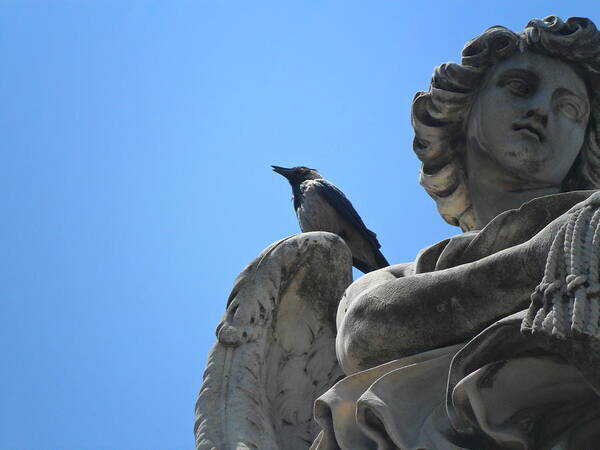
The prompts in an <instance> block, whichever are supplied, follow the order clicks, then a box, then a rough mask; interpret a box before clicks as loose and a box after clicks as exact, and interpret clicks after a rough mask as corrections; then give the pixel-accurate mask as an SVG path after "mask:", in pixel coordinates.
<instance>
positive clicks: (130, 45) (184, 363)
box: [0, 0, 600, 450]
mask: <svg viewBox="0 0 600 450" xmlns="http://www.w3.org/2000/svg"><path fill="white" fill-rule="evenodd" d="M548 14H558V15H560V16H562V17H563V18H566V17H568V16H588V17H590V18H592V20H595V21H596V22H597V23H600V3H599V2H598V0H588V1H575V0H570V1H568V2H567V1H564V0H561V1H543V2H542V1H533V0H529V1H523V0H520V1H512V0H510V1H506V0H505V1H501V2H500V1H494V2H492V1H487V2H486V1H448V0H445V1H428V2H409V1H407V2H404V1H402V2H401V1H399V0H397V1H379V2H364V1H321V2H317V1H308V2H307V1H297V2H292V1H283V2H282V1H272V2H263V1H252V2H250V1H219V0H214V1H211V2H209V1H189V2H183V1H160V2H159V1H126V0H118V1H104V0H96V1H92V0H79V1H76V0H72V1H59V0H54V1H50V0H47V1H25V0H22V1H14V0H3V1H2V2H1V3H0V55H1V56H2V63H1V66H2V68H1V69H0V101H1V105H0V136H1V137H0V139H1V152H0V170H1V171H2V176H1V177H0V187H1V192H2V195H1V197H0V198H1V202H2V212H3V214H2V220H0V230H1V237H2V238H1V241H0V250H1V254H2V258H0V266H1V267H0V294H1V299H0V346H1V347H0V348H1V354H2V357H1V365H2V367H1V369H0V390H1V398H0V449H35V450H43V449H49V450H50V449H51V450H57V449H77V450H80V449H165V450H173V449H191V448H192V447H193V435H192V424H193V409H194V402H195V399H196V394H197V391H198V388H199V386H200V382H201V377H202V371H203V368H204V365H205V361H206V356H207V353H208V350H209V348H210V346H212V344H213V342H214V340H215V335H214V329H215V327H216V325H217V323H218V321H219V319H220V316H221V315H222V313H223V311H224V306H225V301H226V298H227V295H228V294H229V289H230V287H231V284H232V282H233V279H234V278H235V277H236V275H237V274H238V273H239V272H240V271H241V270H242V268H243V267H244V266H245V265H246V263H248V262H249V261H250V260H251V259H253V258H254V257H255V256H256V255H257V254H258V253H259V252H260V251H261V250H262V249H263V248H264V247H266V246H267V245H268V244H270V243H271V242H273V241H275V240H277V239H280V238H282V237H284V236H287V235H290V234H294V233H296V232H297V231H298V226H297V223H296V221H295V217H294V214H293V210H292V205H291V203H290V195H291V193H290V189H289V186H288V185H287V183H286V182H285V180H284V179H283V178H281V177H280V176H278V175H276V174H274V173H273V172H271V171H270V168H269V165H270V164H277V165H282V166H292V165H307V166H311V167H315V168H317V169H319V170H320V171H321V173H322V174H323V175H324V176H325V177H327V178H328V179H330V180H331V181H333V182H334V183H335V184H337V185H338V186H339V187H340V188H341V189H342V190H343V191H345V192H346V194H347V195H348V197H349V198H350V199H351V200H352V202H353V203H354V206H355V207H356V209H357V210H358V211H359V213H360V214H361V215H362V216H363V218H364V220H365V222H366V223H367V225H368V226H369V227H370V228H372V229H373V230H374V231H376V232H377V233H378V235H379V237H380V241H381V243H382V245H383V247H382V250H383V252H384V254H385V255H386V256H387V258H388V259H389V260H390V262H393V263H396V262H402V261H410V260H412V259H413V258H414V256H415V254H416V253H417V251H418V250H419V249H420V248H422V247H424V246H426V245H430V244H432V243H434V242H436V241H438V240H441V239H442V238H444V237H446V236H449V235H451V234H454V233H457V232H458V230H457V229H454V228H452V227H450V226H447V225H445V224H444V223H443V221H442V220H441V218H439V217H438V215H437V214H436V211H435V206H434V203H433V202H432V201H431V200H430V199H429V198H428V197H427V196H426V194H425V193H424V192H422V190H421V189H420V188H419V186H418V184H417V172H418V167H419V163H418V161H417V159H416V157H414V156H413V153H412V149H411V145H412V131H411V128H410V123H409V114H410V112H409V111H410V102H411V100H412V97H413V95H414V93H415V91H418V90H426V89H427V86H428V81H429V77H430V75H431V72H432V69H433V67H434V66H435V65H438V64H440V63H442V62H446V61H449V60H457V59H458V58H459V54H460V50H461V48H462V46H463V45H464V43H465V42H466V41H467V40H468V39H470V38H471V37H473V36H475V35H476V34H478V33H479V32H481V31H482V30H483V29H484V28H486V27H488V26H491V25H495V24H502V25H506V26H508V27H510V28H513V29H519V30H520V29H522V27H523V26H524V25H525V24H526V22H527V21H528V20H529V19H530V18H532V17H543V16H545V15H548Z"/></svg>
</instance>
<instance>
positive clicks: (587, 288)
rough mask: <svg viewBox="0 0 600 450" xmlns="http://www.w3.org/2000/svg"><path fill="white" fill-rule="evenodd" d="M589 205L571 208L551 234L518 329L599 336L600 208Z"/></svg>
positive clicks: (565, 336) (566, 336) (564, 335)
mask: <svg viewBox="0 0 600 450" xmlns="http://www.w3.org/2000/svg"><path fill="white" fill-rule="evenodd" d="M595 203H596V202H593V203H592V204H588V205H587V206H585V207H583V208H581V209H579V210H577V211H575V212H574V213H573V214H572V216H571V217H570V218H569V220H568V222H567V223H566V224H564V225H563V226H562V227H561V228H560V230H559V232H558V233H557V235H556V237H555V238H554V241H553V242H552V246H551V248H550V252H549V254H548V258H547V260H546V267H545V270H544V277H543V278H542V281H541V283H540V284H539V285H538V286H537V287H536V288H535V290H534V292H533V294H532V295H531V305H530V306H529V309H528V311H527V314H526V315H525V318H524V319H523V322H522V324H521V331H522V332H524V333H544V334H546V335H549V336H553V337H556V338H558V339H562V340H564V339H569V338H571V337H576V336H581V335H587V336H588V337H592V338H596V339H600V323H599V319H600V283H599V280H598V276H599V273H598V272H599V257H600V208H598V205H596V204H595ZM596 339H594V341H595V340H596Z"/></svg>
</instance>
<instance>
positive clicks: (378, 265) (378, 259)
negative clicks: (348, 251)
mask: <svg viewBox="0 0 600 450" xmlns="http://www.w3.org/2000/svg"><path fill="white" fill-rule="evenodd" d="M373 255H374V257H375V258H374V259H375V261H374V264H373V263H371V264H369V263H367V262H365V261H362V260H360V259H358V258H354V257H353V258H352V265H353V266H354V267H356V268H357V269H358V270H360V271H361V272H362V273H369V272H373V271H374V270H377V269H383V268H384V267H387V266H389V265H390V263H389V262H387V259H385V256H383V253H381V251H380V250H379V249H374V251H373Z"/></svg>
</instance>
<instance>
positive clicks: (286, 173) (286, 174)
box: [271, 166, 292, 179]
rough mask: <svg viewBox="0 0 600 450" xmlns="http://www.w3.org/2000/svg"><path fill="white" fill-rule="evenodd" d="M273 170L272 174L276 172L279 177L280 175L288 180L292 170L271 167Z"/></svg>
mask: <svg viewBox="0 0 600 450" xmlns="http://www.w3.org/2000/svg"><path fill="white" fill-rule="evenodd" d="M271 167H272V168H273V171H274V172H277V173H278V174H279V175H282V176H284V177H286V178H288V179H289V177H290V175H291V174H292V169H286V168H285V167H279V166H271Z"/></svg>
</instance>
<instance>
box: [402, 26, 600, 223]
mask: <svg viewBox="0 0 600 450" xmlns="http://www.w3.org/2000/svg"><path fill="white" fill-rule="evenodd" d="M526 49H527V50H530V51H533V52H536V53H540V54H543V55H548V56H552V57H556V58H559V59H561V60H563V61H565V62H566V63H568V64H570V65H571V66H572V67H573V68H574V69H575V70H576V72H577V73H579V74H580V75H581V77H582V79H583V80H584V82H585V83H586V84H587V87H588V92H589V95H590V106H591V110H590V119H589V124H588V129H587V133H586V138H585V141H584V144H583V147H582V150H581V152H580V153H579V156H578V157H577V159H576V160H575V163H574V164H573V166H572V167H571V170H570V172H569V174H568V175H567V177H566V178H565V180H564V181H563V186H562V188H563V191H570V190H577V189H596V188H600V139H599V133H600V98H599V97H600V32H599V31H598V30H597V28H596V26H595V25H594V23H593V22H592V21H591V20H589V19H586V18H579V17H571V18H570V19H568V20H567V21H566V22H563V21H562V20H561V19H560V18H559V17H556V16H549V17H546V18H545V19H543V20H541V19H534V20H531V21H530V22H529V23H528V24H527V26H526V27H525V29H524V30H523V32H521V33H514V32H512V31H510V30H509V29H507V28H504V27H501V26H494V27H491V28H488V29H487V30H485V31H484V32H483V33H482V34H481V35H479V36H477V37H476V38H475V39H472V40H471V41H469V42H468V43H467V44H466V45H465V47H464V49H463V51H462V62H461V64H456V63H446V64H442V65H441V66H439V67H436V68H435V70H434V73H433V77H432V80H431V85H430V87H429V91H428V92H417V94H416V95H415V98H414V100H413V105H412V126H413V128H414V130H415V138H414V142H413V149H414V151H415V153H416V154H417V156H418V157H419V159H420V160H421V161H422V162H423V164H422V167H421V174H420V183H421V185H422V186H423V187H424V188H425V190H426V191H427V193H428V194H429V195H430V196H431V197H432V198H433V199H434V200H435V201H436V203H437V207H438V210H439V212H440V214H441V215H442V217H443V218H444V220H446V222H448V223H449V224H451V225H457V226H460V227H461V228H462V230H463V231H468V230H472V229H474V228H475V227H476V222H475V217H474V215H473V211H472V207H471V198H470V194H469V189H468V184H467V177H466V173H465V163H464V157H463V151H462V149H464V147H465V135H466V122H467V121H468V118H469V112H470V108H471V104H472V102H473V100H474V97H475V96H476V95H477V92H478V90H479V87H480V85H481V83H482V82H483V80H484V77H485V75H486V73H487V71H488V69H489V68H490V67H492V66H494V65H495V64H496V63H497V62H498V61H501V60H502V59H505V58H507V57H508V56H510V55H512V54H514V53H515V52H517V51H523V50H526Z"/></svg>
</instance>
